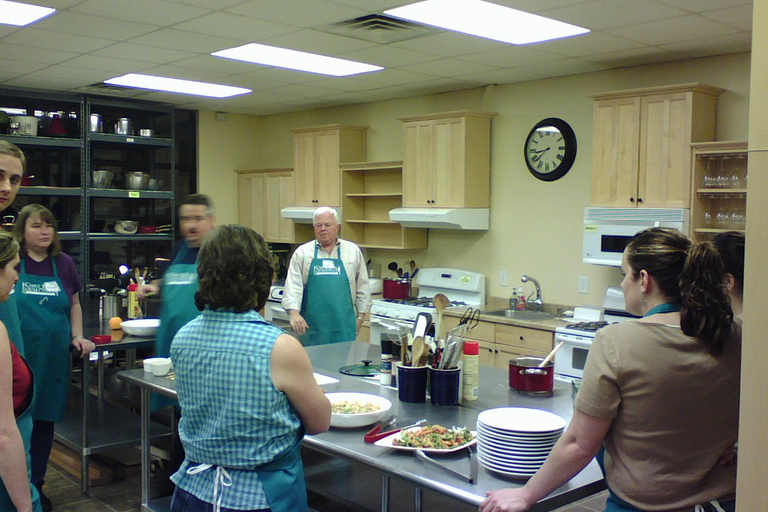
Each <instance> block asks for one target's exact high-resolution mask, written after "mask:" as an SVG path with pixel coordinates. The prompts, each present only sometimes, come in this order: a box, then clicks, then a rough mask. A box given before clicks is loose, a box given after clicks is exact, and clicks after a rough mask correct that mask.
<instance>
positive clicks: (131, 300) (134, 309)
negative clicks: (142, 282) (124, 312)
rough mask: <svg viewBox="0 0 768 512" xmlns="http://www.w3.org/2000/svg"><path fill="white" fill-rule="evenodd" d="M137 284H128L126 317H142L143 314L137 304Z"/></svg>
mask: <svg viewBox="0 0 768 512" xmlns="http://www.w3.org/2000/svg"><path fill="white" fill-rule="evenodd" d="M138 291H139V285H138V284H130V285H128V318H142V317H143V316H144V315H143V313H142V311H141V304H139V296H138Z"/></svg>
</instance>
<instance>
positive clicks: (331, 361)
mask: <svg viewBox="0 0 768 512" xmlns="http://www.w3.org/2000/svg"><path fill="white" fill-rule="evenodd" d="M307 352H308V353H309V356H310V358H311V359H312V364H313V366H314V369H315V371H317V372H318V373H322V374H324V375H329V376H332V377H335V378H338V379H339V381H340V382H339V383H338V384H336V385H332V386H331V387H330V388H329V391H360V392H368V393H374V394H380V395H382V396H385V397H387V398H389V399H390V400H391V401H392V404H393V406H392V410H391V411H390V412H391V413H394V414H397V417H398V424H399V425H407V424H409V423H412V422H413V421H416V420H418V419H421V418H427V419H428V420H429V422H431V423H439V424H443V425H446V426H452V425H458V426H467V427H469V428H471V429H473V430H474V428H475V424H476V420H477V415H478V414H479V413H480V412H481V411H483V410H486V409H492V408H495V407H507V406H514V407H532V408H537V409H543V410H547V411H551V412H553V413H555V414H558V415H560V416H562V417H564V418H566V419H568V420H570V418H571V416H572V414H573V405H572V400H571V388H570V387H569V386H566V385H565V384H562V383H556V385H555V390H554V393H553V396H551V397H525V396H521V395H519V394H518V393H517V392H516V391H514V390H512V389H510V388H509V386H508V377H507V372H505V371H504V370H500V369H497V368H489V367H483V368H482V371H481V372H480V399H479V400H477V401H474V402H465V403H464V405H461V406H448V407H446V406H433V405H432V404H431V403H429V401H427V403H426V404H411V403H404V402H400V401H399V400H398V398H397V390H396V389H394V388H388V387H381V386H380V385H379V383H378V381H376V380H370V379H365V378H359V377H349V376H346V375H342V374H340V373H339V372H338V368H340V367H342V366H345V365H349V364H356V363H360V361H362V360H364V359H370V360H373V361H374V362H378V360H379V350H378V347H376V346H373V345H371V344H368V343H361V342H346V343H336V344H332V345H321V346H317V347H307ZM118 377H119V378H120V379H123V380H125V381H126V382H130V383H133V384H136V385H138V386H139V387H140V388H141V389H142V427H145V426H146V427H147V428H148V421H149V416H148V414H145V408H148V406H149V391H157V392H160V393H163V394H166V395H168V396H175V394H176V387H175V384H176V383H175V381H173V380H170V379H166V378H162V377H154V376H152V375H147V374H145V373H144V372H143V371H141V370H131V371H126V372H121V373H120V374H118ZM370 428H371V427H365V428H356V429H336V428H332V429H331V430H330V431H328V432H326V433H324V434H320V435H316V436H307V437H305V438H304V446H305V447H306V448H309V449H312V450H316V451H318V452H321V453H324V454H328V455H331V456H333V457H338V458H340V459H344V460H347V461H350V462H351V463H353V464H360V465H363V466H365V467H367V468H371V469H373V470H374V471H377V472H379V473H380V474H381V475H382V493H381V494H382V498H381V510H382V511H385V512H386V511H388V510H389V507H388V505H389V504H388V489H389V479H390V478H396V479H400V480H402V481H405V482H408V483H410V484H412V485H414V486H415V487H416V488H417V492H416V495H415V496H414V503H415V508H416V510H419V507H420V499H421V490H422V489H426V490H430V491H433V492H435V493H438V494H440V495H443V496H447V497H449V498H452V499H455V500H458V501H460V502H462V503H465V504H468V505H472V506H477V505H479V504H480V503H481V502H482V501H483V500H484V499H485V492H486V491H490V490H495V489H500V488H504V487H515V486H521V485H522V484H523V483H524V482H522V481H520V480H513V479H506V478H504V477H500V476H498V475H497V474H495V473H492V472H489V471H487V470H486V469H484V468H482V466H481V467H480V471H479V472H478V481H477V483H476V484H475V485H472V484H469V483H467V482H463V481H461V480H459V479H457V478H453V477H451V476H449V475H447V474H445V473H443V472H441V471H440V470H438V469H434V468H431V467H429V466H425V465H424V464H423V463H421V462H420V461H418V460H417V459H416V458H415V457H414V456H413V454H412V453H410V452H402V451H396V450H390V449H387V448H381V447H378V446H375V445H371V444H365V443H364V441H363V435H364V434H365V432H367V431H368V430H369V429H370ZM439 457H440V461H441V462H444V463H446V464H447V465H450V466H451V467H452V468H453V469H455V470H456V471H459V472H462V473H467V474H468V472H469V466H468V464H467V460H468V459H467V457H466V454H465V453H464V451H459V452H456V453H454V454H445V455H441V456H439ZM142 462H143V464H142V510H160V509H158V508H150V507H149V436H148V435H145V431H144V430H142ZM328 476H330V475H328ZM145 483H146V486H145V485H144V484H145ZM604 488H605V483H604V481H603V478H602V474H601V473H600V469H599V467H598V466H597V463H595V462H594V461H593V462H591V463H590V464H589V465H588V466H587V467H586V468H585V469H584V470H583V471H582V472H581V473H579V474H578V475H576V476H575V477H574V478H573V479H572V480H571V481H570V482H568V483H567V484H566V485H564V486H562V487H561V488H559V489H558V490H556V491H555V492H554V493H552V494H551V495H550V496H548V497H547V498H545V499H544V500H542V501H541V502H539V503H538V504H537V505H536V506H535V508H534V509H532V510H535V511H545V510H553V509H555V508H557V507H561V506H563V505H567V504H569V503H573V502H574V501H577V500H579V499H581V498H584V497H586V496H589V495H591V494H594V493H596V492H599V491H601V490H603V489H604Z"/></svg>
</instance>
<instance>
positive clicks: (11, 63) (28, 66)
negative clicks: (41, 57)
mask: <svg viewBox="0 0 768 512" xmlns="http://www.w3.org/2000/svg"><path fill="white" fill-rule="evenodd" d="M45 67H47V64H44V63H41V62H30V61H25V60H15V59H7V58H5V55H3V57H2V58H0V69H12V70H13V75H15V76H20V75H25V74H27V73H32V72H33V71H37V70H39V69H44V68H45Z"/></svg>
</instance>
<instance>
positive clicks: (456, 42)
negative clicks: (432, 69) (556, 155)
mask: <svg viewBox="0 0 768 512" xmlns="http://www.w3.org/2000/svg"><path fill="white" fill-rule="evenodd" d="M392 46H394V47H396V48H403V49H405V50H411V51H417V52H423V53H429V54H432V55H440V56H443V57H456V56H459V55H467V54H469V53H477V52H482V51H489V50H494V49H497V48H503V47H505V46H510V45H508V44H505V43H500V42H498V41H491V40H490V39H484V38H480V37H473V36H469V35H466V34H459V33H458V32H439V33H437V34H431V35H428V36H424V37H418V38H416V39H409V40H407V41H401V42H399V43H392Z"/></svg>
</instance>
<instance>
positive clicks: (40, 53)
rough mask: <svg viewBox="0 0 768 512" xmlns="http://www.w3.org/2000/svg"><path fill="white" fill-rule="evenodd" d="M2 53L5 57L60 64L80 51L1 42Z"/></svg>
mask: <svg viewBox="0 0 768 512" xmlns="http://www.w3.org/2000/svg"><path fill="white" fill-rule="evenodd" d="M0 55H2V56H3V58H5V59H11V60H14V59H15V60H18V61H22V62H37V63H40V64H58V63H60V62H64V61H67V60H69V59H72V58H74V57H77V56H78V55H80V54H79V53H72V52H64V51H59V50H51V49H50V48H30V47H28V46H22V45H17V44H7V43H0Z"/></svg>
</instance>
